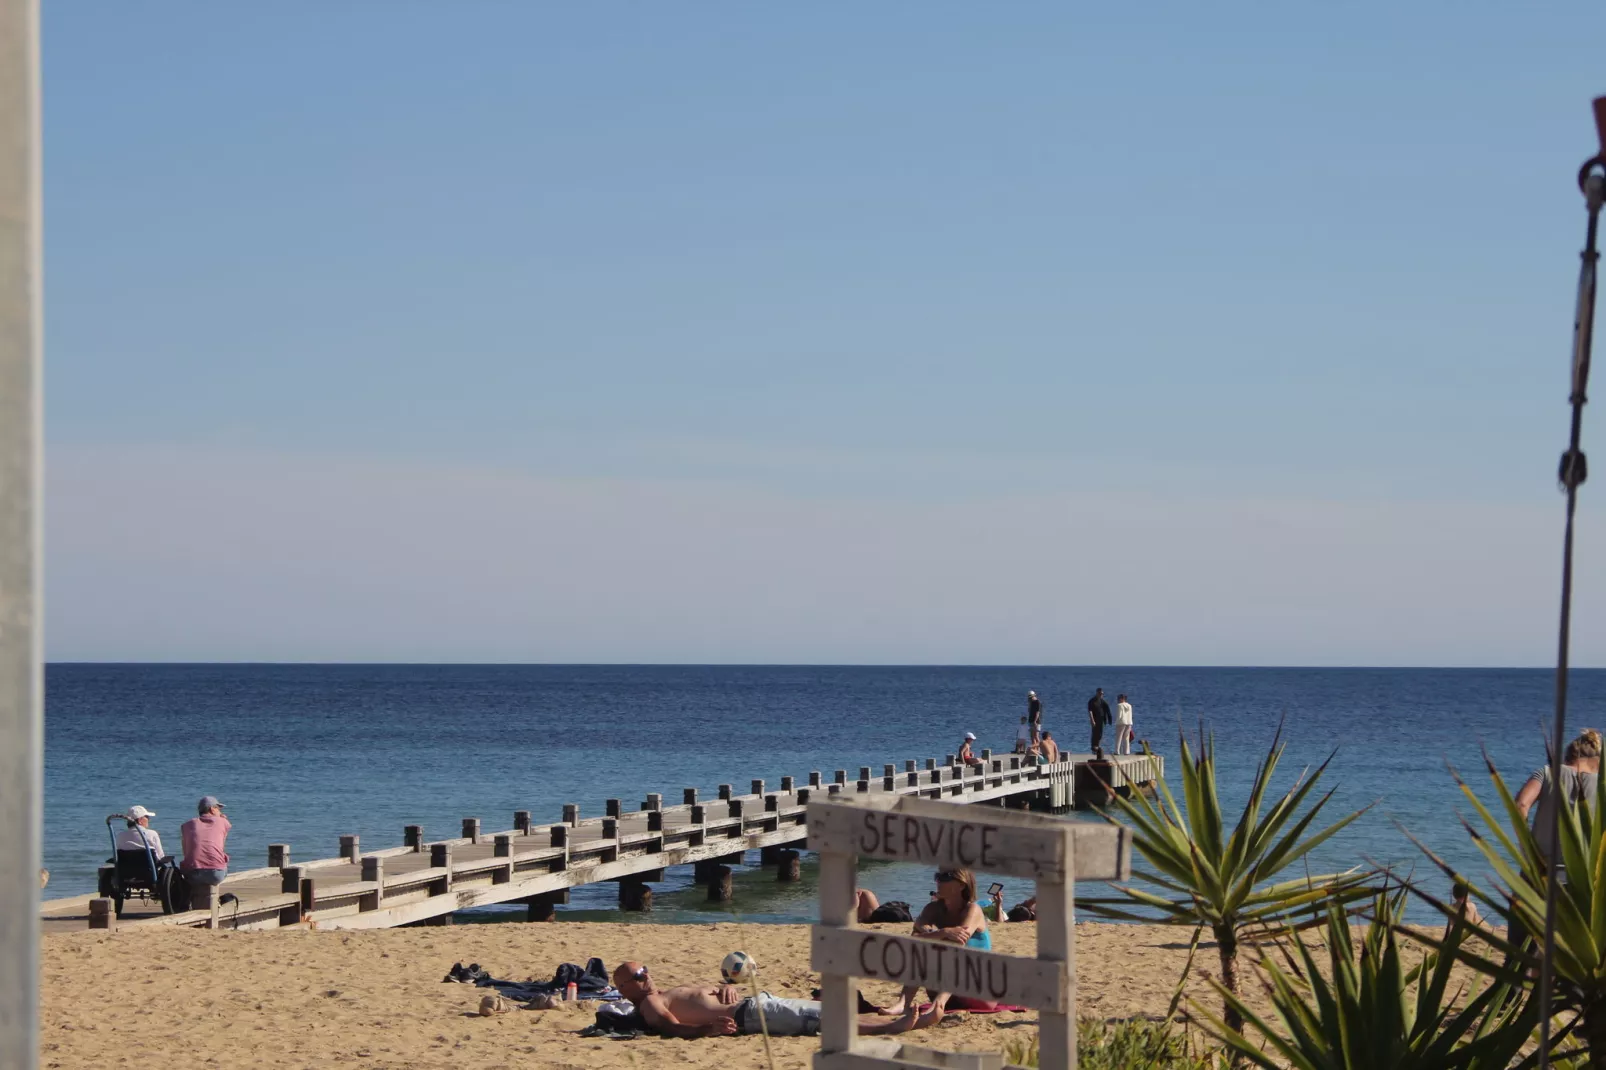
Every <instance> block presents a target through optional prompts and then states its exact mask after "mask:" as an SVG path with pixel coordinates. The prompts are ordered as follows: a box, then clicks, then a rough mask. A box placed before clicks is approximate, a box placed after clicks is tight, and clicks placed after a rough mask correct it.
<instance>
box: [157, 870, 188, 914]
mask: <svg viewBox="0 0 1606 1070" xmlns="http://www.w3.org/2000/svg"><path fill="white" fill-rule="evenodd" d="M156 896H157V898H158V899H160V900H161V903H162V913H163V914H182V913H184V912H185V911H186V910H188V909H190V885H189V882H188V881H186V880H185V879H184V874H183V873H180V872H179V869H178V867H177V866H163V867H162V873H161V876H160V877H158V878H157V880H156Z"/></svg>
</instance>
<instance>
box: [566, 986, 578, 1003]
mask: <svg viewBox="0 0 1606 1070" xmlns="http://www.w3.org/2000/svg"><path fill="white" fill-rule="evenodd" d="M563 998H564V1000H565V1001H567V1002H569V1003H573V1002H574V1001H575V1000H577V999H579V998H580V986H579V985H577V984H575V983H574V982H573V981H570V982H569V983H568V984H567V985H565V986H564V988H563Z"/></svg>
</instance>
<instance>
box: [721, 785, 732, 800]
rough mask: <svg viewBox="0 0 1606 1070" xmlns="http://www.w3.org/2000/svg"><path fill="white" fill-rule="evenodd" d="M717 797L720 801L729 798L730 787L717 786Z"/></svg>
mask: <svg viewBox="0 0 1606 1070" xmlns="http://www.w3.org/2000/svg"><path fill="white" fill-rule="evenodd" d="M719 797H720V799H721V800H722V801H723V800H726V799H729V798H730V797H731V786H730V785H729V784H721V785H720V786H719Z"/></svg>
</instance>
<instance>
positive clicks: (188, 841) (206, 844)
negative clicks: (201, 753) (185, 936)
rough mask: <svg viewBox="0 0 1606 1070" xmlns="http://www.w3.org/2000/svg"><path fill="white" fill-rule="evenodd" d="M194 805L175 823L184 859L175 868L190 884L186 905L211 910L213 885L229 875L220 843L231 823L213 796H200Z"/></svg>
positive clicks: (226, 838) (226, 859)
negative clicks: (188, 815) (190, 813)
mask: <svg viewBox="0 0 1606 1070" xmlns="http://www.w3.org/2000/svg"><path fill="white" fill-rule="evenodd" d="M195 809H196V812H197V816H195V817H192V818H190V819H189V820H188V821H186V822H184V824H183V825H181V826H179V830H178V831H179V837H180V838H181V839H182V840H183V841H184V861H183V862H182V863H181V864H180V865H179V868H180V869H182V870H183V871H184V878H185V881H186V883H188V884H189V887H190V908H191V909H193V910H211V909H212V901H213V898H214V897H215V896H216V895H217V886H218V885H220V884H222V883H223V878H224V877H227V876H228V875H229V855H228V852H227V851H225V850H224V847H225V846H227V845H228V842H229V829H230V828H231V827H232V826H231V825H230V824H229V819H228V818H226V817H224V816H223V804H222V803H220V802H218V801H217V799H216V798H215V797H214V796H211V795H203V796H201V801H200V802H199V803H197V804H196V807H195Z"/></svg>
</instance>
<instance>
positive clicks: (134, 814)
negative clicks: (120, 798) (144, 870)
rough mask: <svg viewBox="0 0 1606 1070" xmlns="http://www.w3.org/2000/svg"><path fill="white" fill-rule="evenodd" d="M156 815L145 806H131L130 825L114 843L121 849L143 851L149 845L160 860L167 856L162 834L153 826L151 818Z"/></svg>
mask: <svg viewBox="0 0 1606 1070" xmlns="http://www.w3.org/2000/svg"><path fill="white" fill-rule="evenodd" d="M155 816H156V815H155V814H153V813H151V811H149V810H147V809H145V808H144V807H143V806H130V807H129V808H128V827H127V828H125V829H123V830H122V831H121V832H119V833H118V834H117V836H116V837H115V839H114V841H113V842H114V843H116V845H117V849H118V850H119V851H143V850H144V849H145V848H146V847H149V848H150V849H151V850H152V851H153V852H155V854H156V860H157V861H158V862H160V861H161V860H162V859H163V858H166V857H167V856H166V855H165V854H163V852H162V835H161V833H159V832H157V831H156V830H155V829H153V828H151V818H153V817H155Z"/></svg>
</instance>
